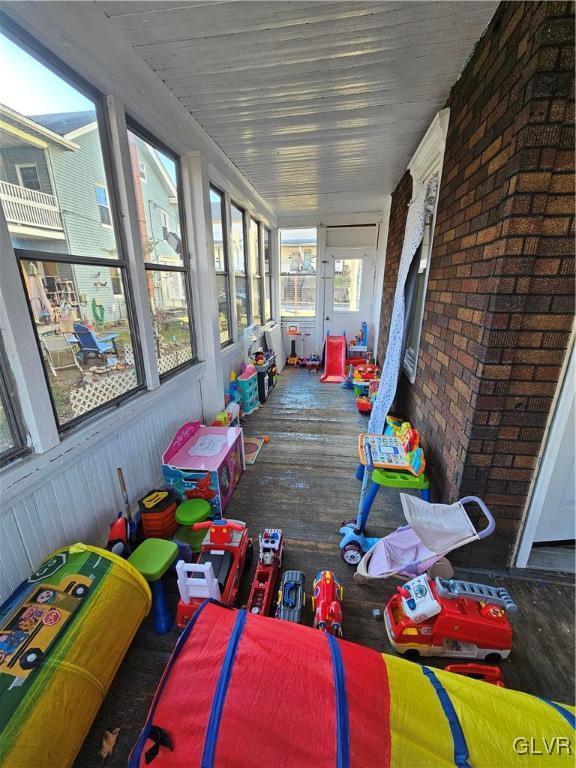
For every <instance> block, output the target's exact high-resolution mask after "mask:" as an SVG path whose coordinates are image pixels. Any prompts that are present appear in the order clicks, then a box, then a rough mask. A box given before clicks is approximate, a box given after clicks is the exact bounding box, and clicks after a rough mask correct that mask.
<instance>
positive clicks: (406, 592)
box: [384, 574, 518, 661]
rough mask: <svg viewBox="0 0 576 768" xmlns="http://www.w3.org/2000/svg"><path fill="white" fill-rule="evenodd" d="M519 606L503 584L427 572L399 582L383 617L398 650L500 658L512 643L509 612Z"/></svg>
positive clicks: (417, 653) (431, 654)
mask: <svg viewBox="0 0 576 768" xmlns="http://www.w3.org/2000/svg"><path fill="white" fill-rule="evenodd" d="M516 610H518V609H517V606H516V604H515V603H514V601H513V600H512V598H511V597H510V595H509V594H508V592H507V591H506V590H505V589H499V588H494V587H489V586H486V585H484V584H474V583H472V582H469V581H457V580H455V579H450V580H446V579H439V578H437V579H435V581H432V580H431V579H430V578H429V576H428V575H427V574H423V575H422V576H418V577H417V578H415V579H412V580H411V581H409V582H407V583H406V584H404V586H402V587H398V591H397V593H396V594H395V595H394V596H393V597H392V598H391V599H390V600H389V602H388V604H387V606H386V610H385V613H384V620H385V623H386V631H387V633H388V638H389V640H390V642H391V644H392V645H393V646H394V648H395V649H396V650H397V651H398V652H399V653H403V654H409V655H412V656H455V657H466V658H472V659H488V660H489V661H497V660H499V659H505V658H506V657H507V656H508V655H509V653H510V650H511V649H512V627H511V626H510V622H509V621H508V618H507V616H506V612H509V613H513V612H514V611H516Z"/></svg>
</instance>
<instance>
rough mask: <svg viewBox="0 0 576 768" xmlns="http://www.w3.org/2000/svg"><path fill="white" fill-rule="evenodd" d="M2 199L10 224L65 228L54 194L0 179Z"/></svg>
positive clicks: (56, 228) (0, 199) (42, 227)
mask: <svg viewBox="0 0 576 768" xmlns="http://www.w3.org/2000/svg"><path fill="white" fill-rule="evenodd" d="M0 201H1V202H2V208H3V209H4V215H5V216H6V221H7V222H8V224H21V225H23V226H28V227H40V228H41V229H53V230H60V231H62V230H63V227H62V219H61V217H60V209H59V208H58V205H57V204H56V198H55V197H54V196H53V195H47V194H46V193H45V192H37V191H36V190H35V189H28V188H27V187H20V186H18V185H17V184H10V183H9V182H7V181H0Z"/></svg>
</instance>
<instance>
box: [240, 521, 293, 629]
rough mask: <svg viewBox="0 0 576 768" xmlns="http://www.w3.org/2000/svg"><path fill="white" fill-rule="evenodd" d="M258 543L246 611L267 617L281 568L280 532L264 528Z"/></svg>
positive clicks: (282, 541)
mask: <svg viewBox="0 0 576 768" xmlns="http://www.w3.org/2000/svg"><path fill="white" fill-rule="evenodd" d="M258 543H259V545H260V552H259V555H258V564H257V565H256V573H255V574H254V580H253V581H252V587H251V589H250V596H249V598H248V603H247V606H246V610H248V611H250V612H251V613H259V614H261V615H262V616H268V615H269V614H270V609H271V608H272V600H273V599H274V595H275V594H276V586H277V583H278V576H279V575H280V568H281V566H282V553H283V550H284V540H283V538H282V531H281V530H280V528H266V529H265V530H264V532H263V533H261V534H260V535H259V536H258Z"/></svg>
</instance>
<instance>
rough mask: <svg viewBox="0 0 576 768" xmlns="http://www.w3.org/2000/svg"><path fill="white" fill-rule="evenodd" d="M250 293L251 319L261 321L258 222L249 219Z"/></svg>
mask: <svg viewBox="0 0 576 768" xmlns="http://www.w3.org/2000/svg"><path fill="white" fill-rule="evenodd" d="M249 252H250V280H251V281H252V285H251V291H250V295H251V297H252V321H253V322H254V323H261V322H262V272H261V270H262V267H261V257H260V224H259V223H258V222H257V221H255V219H252V218H251V219H250V251H249Z"/></svg>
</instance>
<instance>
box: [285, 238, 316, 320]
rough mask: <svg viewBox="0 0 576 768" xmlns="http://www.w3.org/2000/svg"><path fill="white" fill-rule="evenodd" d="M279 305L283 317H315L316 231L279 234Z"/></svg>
mask: <svg viewBox="0 0 576 768" xmlns="http://www.w3.org/2000/svg"><path fill="white" fill-rule="evenodd" d="M280 301H281V314H282V316H283V317H314V315H315V314H316V229H315V228H314V229H282V230H280Z"/></svg>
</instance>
